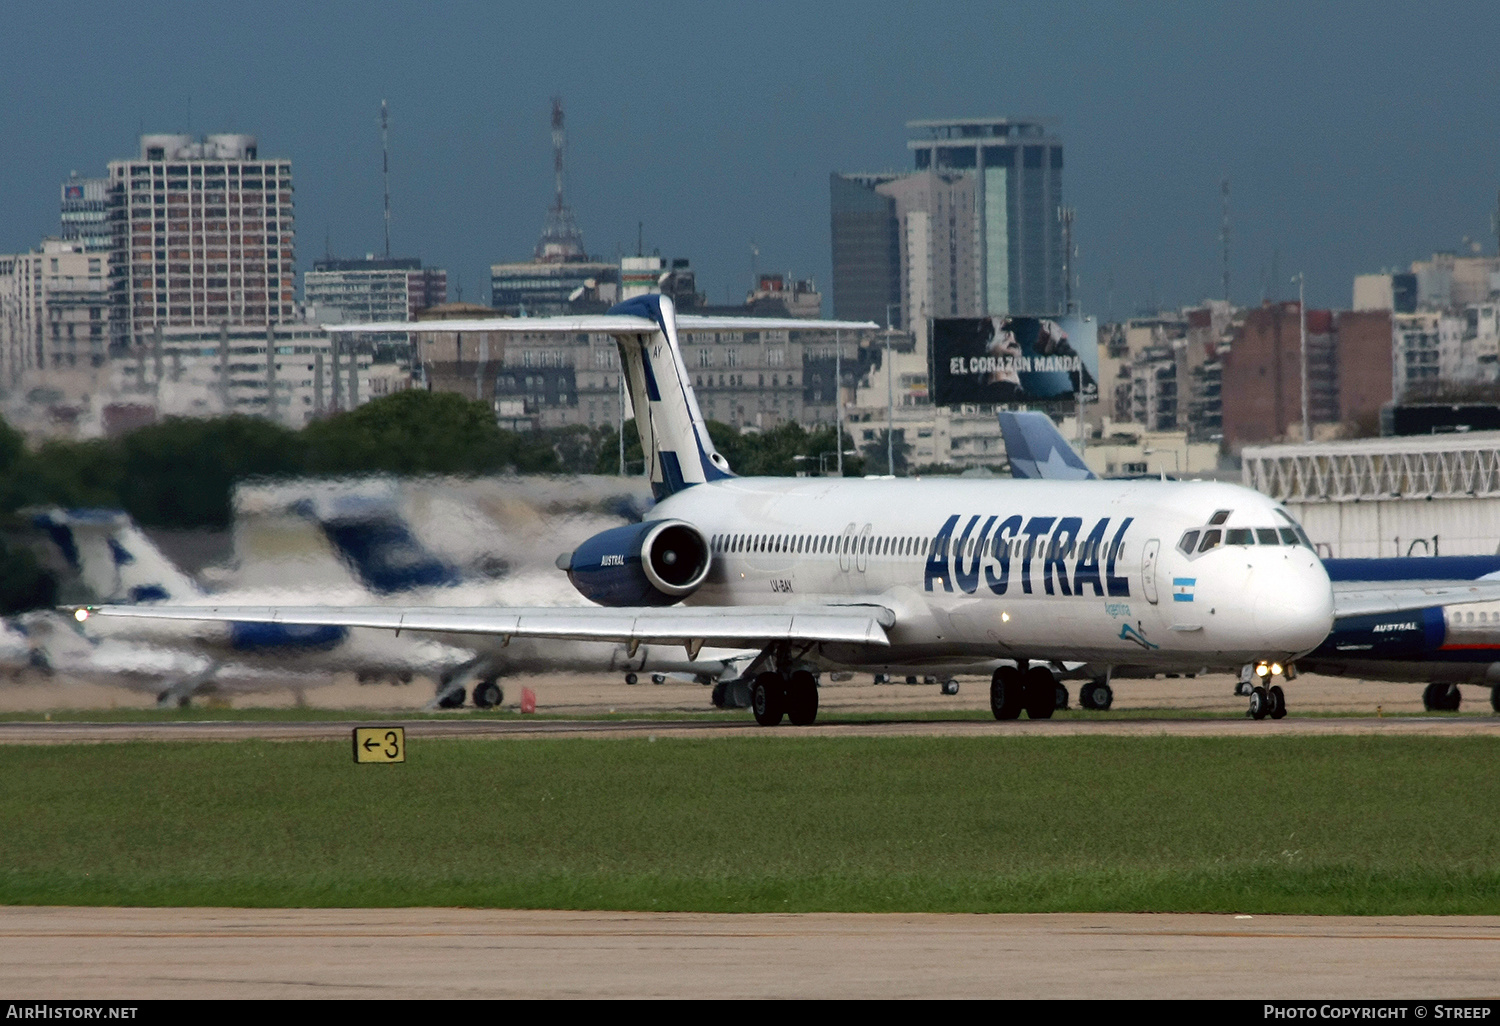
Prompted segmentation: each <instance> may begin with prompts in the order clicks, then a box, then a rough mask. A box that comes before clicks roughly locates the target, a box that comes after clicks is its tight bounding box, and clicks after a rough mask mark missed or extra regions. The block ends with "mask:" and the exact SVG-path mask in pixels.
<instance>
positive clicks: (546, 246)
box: [536, 96, 588, 264]
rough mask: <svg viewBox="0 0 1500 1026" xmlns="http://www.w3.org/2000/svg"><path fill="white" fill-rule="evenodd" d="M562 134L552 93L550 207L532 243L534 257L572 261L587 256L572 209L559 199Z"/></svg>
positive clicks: (559, 101) (558, 103)
mask: <svg viewBox="0 0 1500 1026" xmlns="http://www.w3.org/2000/svg"><path fill="white" fill-rule="evenodd" d="M565 142H566V139H565V136H564V135H563V108H562V97H561V96H554V97H552V176H553V198H552V207H551V209H549V210H548V211H547V221H546V223H545V225H544V226H543V227H542V237H541V239H540V240H539V241H538V242H537V244H536V259H537V260H540V261H544V262H546V263H555V264H561V263H572V262H575V261H580V260H587V259H588V251H587V250H585V249H584V248H583V232H581V231H579V230H578V222H577V221H575V220H574V219H573V211H572V210H571V209H570V208H569V207H568V205H567V203H565V202H564V201H563V149H564V145H565Z"/></svg>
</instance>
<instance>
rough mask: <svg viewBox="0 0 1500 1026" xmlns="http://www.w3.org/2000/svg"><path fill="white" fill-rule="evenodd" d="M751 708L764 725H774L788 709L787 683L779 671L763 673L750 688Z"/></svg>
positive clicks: (759, 721) (758, 720)
mask: <svg viewBox="0 0 1500 1026" xmlns="http://www.w3.org/2000/svg"><path fill="white" fill-rule="evenodd" d="M750 710H751V711H752V712H753V713H755V722H756V723H759V724H760V725H761V726H762V727H774V726H776V725H777V724H778V723H780V722H781V717H782V715H783V714H784V713H785V711H786V683H785V681H783V680H782V677H781V674H779V673H762V674H761V675H760V676H758V677H756V678H755V683H754V685H752V686H751V688H750Z"/></svg>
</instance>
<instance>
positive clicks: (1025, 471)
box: [1000, 411, 1097, 481]
mask: <svg viewBox="0 0 1500 1026" xmlns="http://www.w3.org/2000/svg"><path fill="white" fill-rule="evenodd" d="M1000 433H1001V434H1002V435H1004V436H1005V454H1006V456H1007V457H1008V458H1009V459H1010V473H1011V476H1012V477H1018V478H1040V479H1042V480H1047V481H1091V480H1094V479H1095V477H1096V476H1097V475H1095V474H1094V472H1093V471H1092V470H1090V469H1089V468H1088V464H1086V463H1084V462H1083V457H1081V456H1079V455H1078V453H1077V451H1076V450H1075V449H1074V448H1073V447H1072V446H1071V445H1069V444H1068V440H1067V439H1066V438H1064V437H1063V436H1062V432H1061V431H1059V430H1057V425H1056V424H1054V423H1052V418H1051V417H1049V416H1047V415H1046V414H1045V413H1037V412H1035V411H1023V412H1021V413H1011V412H1009V411H1001V413H1000Z"/></svg>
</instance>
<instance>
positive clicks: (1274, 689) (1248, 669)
mask: <svg viewBox="0 0 1500 1026" xmlns="http://www.w3.org/2000/svg"><path fill="white" fill-rule="evenodd" d="M1283 673H1284V674H1285V679H1286V680H1292V679H1293V678H1295V677H1296V676H1297V671H1296V670H1295V669H1294V668H1293V667H1291V666H1287V667H1286V668H1285V669H1283V668H1282V666H1281V664H1280V663H1259V664H1257V665H1255V666H1248V665H1247V666H1245V667H1244V668H1243V669H1242V670H1241V671H1240V684H1239V685H1238V686H1236V687H1235V693H1236V694H1241V693H1242V691H1241V689H1242V688H1246V689H1248V691H1249V694H1250V708H1248V709H1246V710H1245V715H1246V716H1249V717H1250V718H1251V719H1256V720H1263V719H1265V718H1266V717H1268V716H1269V717H1270V718H1271V719H1273V720H1280V719H1284V718H1285V717H1286V692H1285V691H1283V690H1281V685H1280V684H1271V683H1270V681H1271V680H1272V678H1274V677H1275V676H1277V675H1278V674H1283ZM1252 680H1254V681H1255V683H1254V684H1253V685H1252V684H1251V681H1252Z"/></svg>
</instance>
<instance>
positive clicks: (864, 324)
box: [322, 314, 879, 335]
mask: <svg viewBox="0 0 1500 1026" xmlns="http://www.w3.org/2000/svg"><path fill="white" fill-rule="evenodd" d="M322 327H323V330H324V331H327V332H329V333H330V334H336V335H352V334H370V333H373V332H390V331H465V332H467V331H490V332H506V333H509V334H513V335H523V334H524V335H531V334H544V333H545V334H558V335H568V334H577V333H581V332H595V333H600V334H606V335H620V334H633V333H636V332H644V333H646V334H650V333H652V332H654V331H656V330H657V323H656V322H655V321H653V320H651V319H650V318H649V317H636V316H633V315H630V314H595V315H592V316H588V317H488V318H466V319H464V320H457V319H455V320H451V321H377V322H374V323H370V324H324V325H323V326H322ZM677 327H678V328H679V329H680V330H682V331H870V330H874V329H876V328H878V327H879V325H877V324H875V323H874V322H873V321H814V320H803V319H801V318H795V317H694V316H691V315H689V314H679V315H678V317H677Z"/></svg>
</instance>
